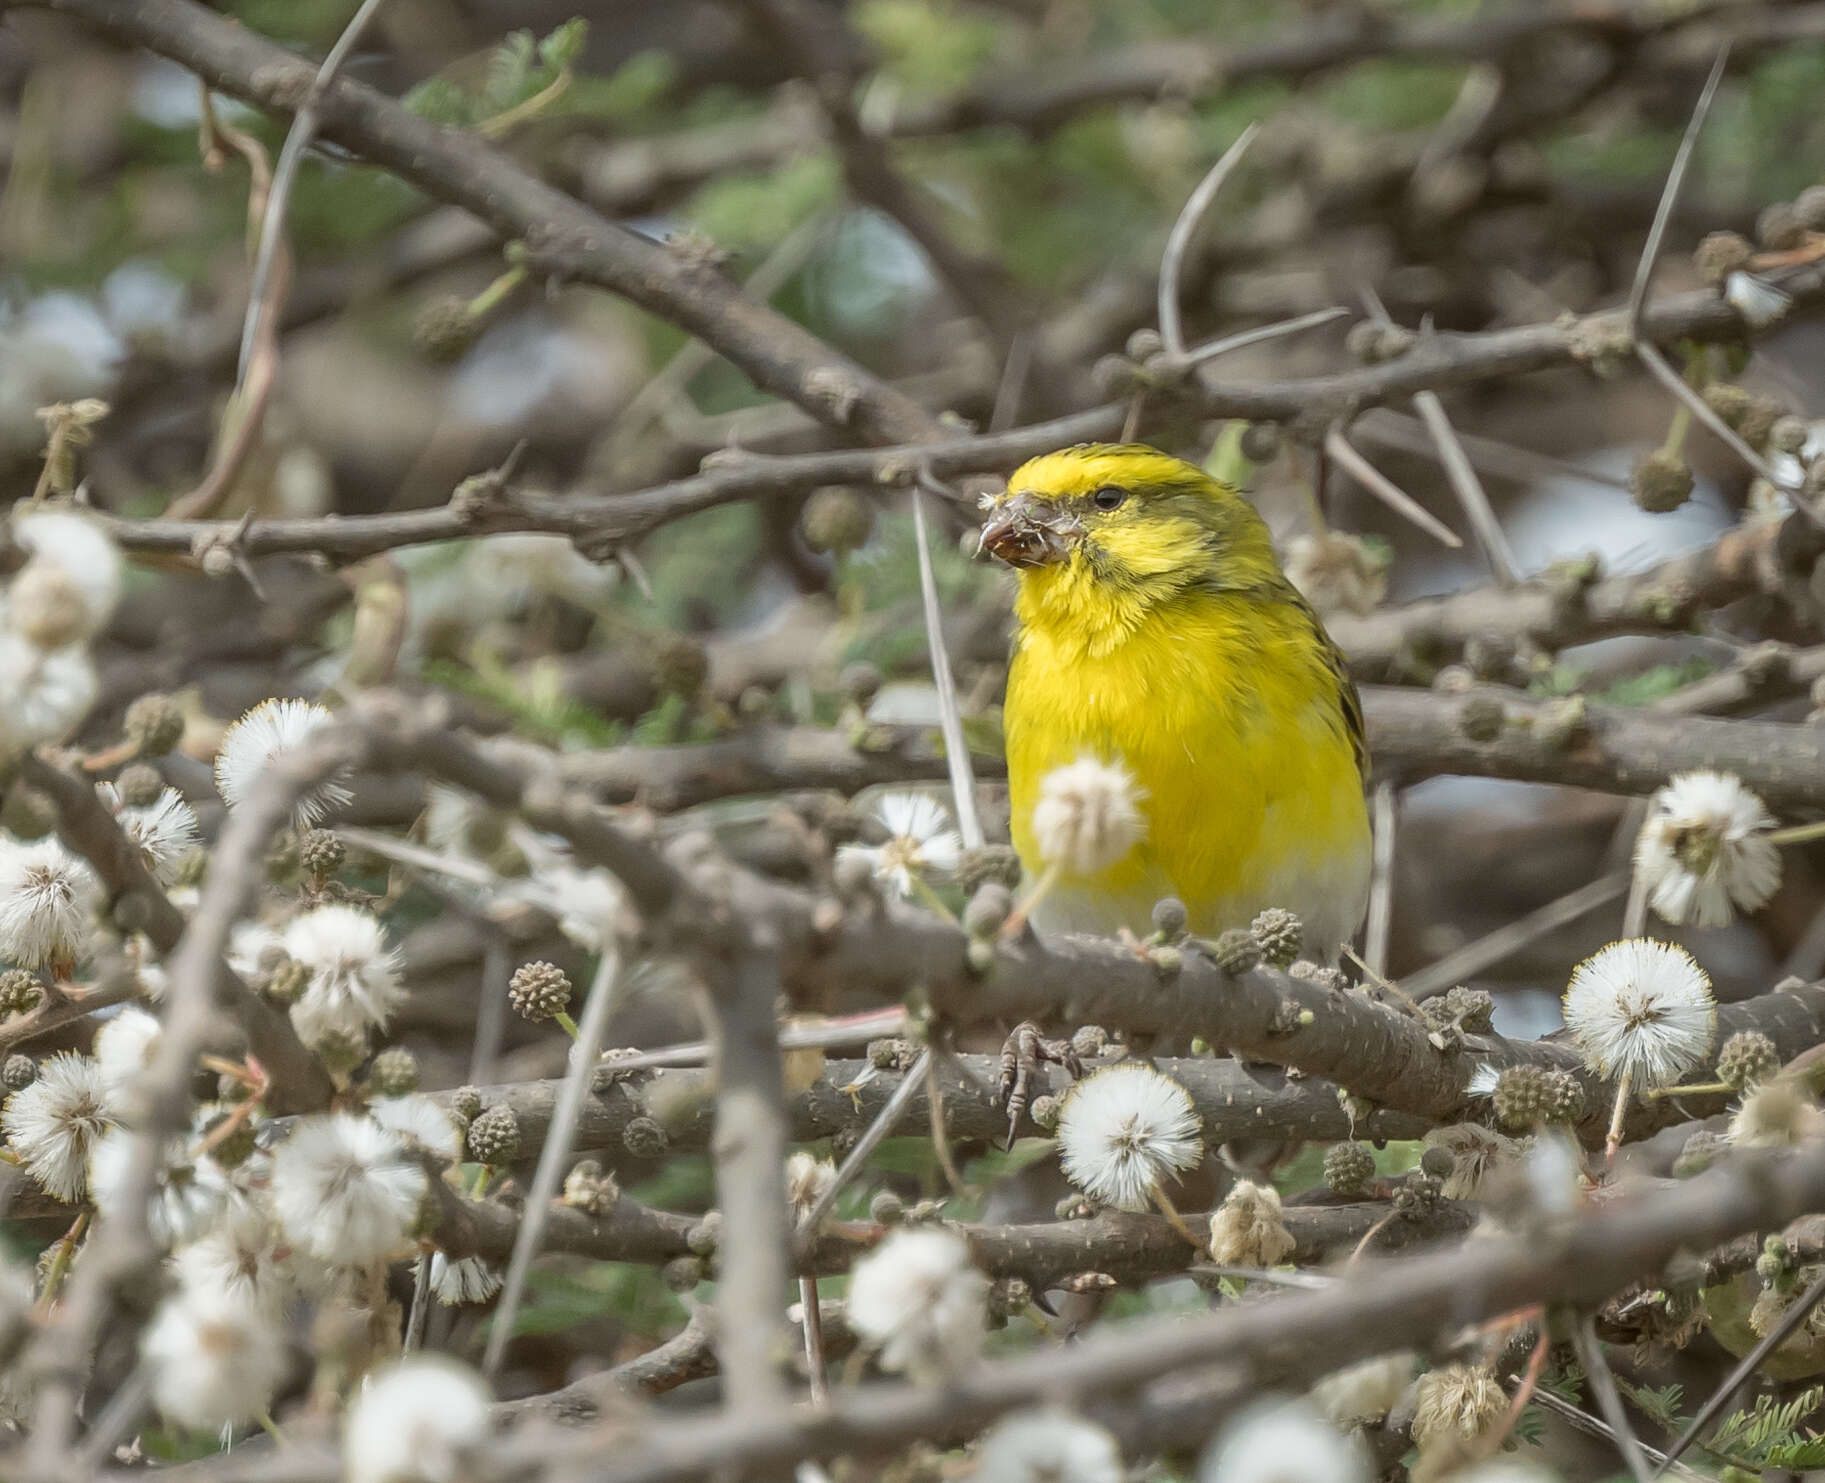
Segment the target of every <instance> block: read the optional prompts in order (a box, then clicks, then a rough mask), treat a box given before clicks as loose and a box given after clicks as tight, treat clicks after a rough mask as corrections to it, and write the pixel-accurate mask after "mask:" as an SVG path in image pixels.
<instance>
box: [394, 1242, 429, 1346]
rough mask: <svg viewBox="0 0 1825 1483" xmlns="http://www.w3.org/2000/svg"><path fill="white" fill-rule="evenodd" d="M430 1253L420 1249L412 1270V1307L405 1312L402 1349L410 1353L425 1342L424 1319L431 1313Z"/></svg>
mask: <svg viewBox="0 0 1825 1483" xmlns="http://www.w3.org/2000/svg"><path fill="white" fill-rule="evenodd" d="M431 1261H432V1257H431V1253H430V1252H428V1251H421V1252H419V1254H418V1262H417V1264H416V1266H414V1268H413V1270H412V1307H411V1309H410V1310H409V1311H408V1312H407V1314H406V1335H405V1340H404V1343H403V1344H402V1346H401V1347H402V1349H403V1350H404V1352H405V1353H407V1354H410V1353H411V1352H412V1351H413V1350H415V1349H420V1348H422V1347H423V1346H424V1342H425V1320H426V1319H427V1318H429V1317H430V1314H431Z"/></svg>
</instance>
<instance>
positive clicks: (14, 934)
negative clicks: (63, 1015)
mask: <svg viewBox="0 0 1825 1483" xmlns="http://www.w3.org/2000/svg"><path fill="white" fill-rule="evenodd" d="M101 900H102V888H101V881H100V880H99V879H97V877H96V875H95V871H94V870H93V869H92V868H91V867H90V865H89V862H88V861H87V860H84V859H81V858H79V857H78V856H76V855H72V854H71V853H70V852H69V851H68V850H66V849H65V848H64V847H63V846H62V844H60V843H59V842H58V841H57V840H55V839H41V840H38V841H37V842H36V843H34V844H20V843H18V842H17V841H16V840H13V839H9V838H4V837H0V957H3V958H6V959H7V960H8V961H9V962H12V963H16V964H18V965H19V966H20V967H22V968H36V967H38V966H40V965H41V964H44V963H50V964H52V965H58V964H63V965H67V964H69V963H71V962H73V961H74V960H75V959H76V958H77V957H79V956H80V955H81V952H82V948H83V946H84V945H85V944H86V943H87V941H88V939H89V929H90V924H91V923H92V921H93V919H94V916H95V912H96V909H97V908H98V907H99V906H100V905H101Z"/></svg>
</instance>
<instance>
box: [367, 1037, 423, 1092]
mask: <svg viewBox="0 0 1825 1483" xmlns="http://www.w3.org/2000/svg"><path fill="white" fill-rule="evenodd" d="M368 1085H369V1086H370V1087H372V1088H373V1089H374V1090H375V1091H376V1092H377V1093H379V1094H380V1095H381V1096H383V1097H403V1096H405V1095H406V1094H407V1093H409V1092H415V1091H417V1090H418V1057H417V1056H415V1055H413V1054H412V1052H411V1051H409V1050H407V1049H406V1048H405V1047H404V1046H403V1045H390V1046H388V1047H387V1048H386V1049H385V1050H383V1051H381V1052H380V1054H379V1055H377V1056H375V1057H374V1063H373V1064H372V1065H371V1066H369V1067H368Z"/></svg>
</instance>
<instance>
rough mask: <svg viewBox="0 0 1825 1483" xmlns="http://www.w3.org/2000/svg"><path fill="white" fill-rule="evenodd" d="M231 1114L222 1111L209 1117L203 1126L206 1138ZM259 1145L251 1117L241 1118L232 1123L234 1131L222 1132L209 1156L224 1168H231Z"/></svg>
mask: <svg viewBox="0 0 1825 1483" xmlns="http://www.w3.org/2000/svg"><path fill="white" fill-rule="evenodd" d="M230 1116H231V1114H229V1113H226V1112H225V1113H223V1114H222V1115H221V1116H219V1117H215V1118H211V1119H210V1121H209V1122H208V1123H207V1124H206V1125H205V1126H204V1128H203V1136H204V1137H205V1138H207V1137H208V1136H209V1135H210V1134H212V1133H214V1132H215V1131H216V1129H218V1128H220V1127H221V1126H223V1125H224V1124H225V1123H227V1122H228V1120H229V1117H230ZM258 1146H259V1137H258V1134H257V1133H256V1132H255V1129H254V1125H253V1122H252V1120H251V1119H247V1118H243V1119H242V1120H241V1121H240V1122H238V1123H236V1124H235V1125H234V1131H232V1132H230V1133H226V1134H224V1135H223V1136H222V1137H221V1138H220V1140H219V1141H218V1142H217V1143H216V1144H215V1146H214V1148H213V1149H212V1150H211V1156H212V1157H213V1158H214V1159H215V1161H216V1162H217V1163H218V1164H220V1165H221V1166H222V1167H223V1168H224V1169H233V1168H236V1167H237V1166H239V1165H240V1164H243V1163H245V1162H246V1161H247V1157H248V1155H249V1154H251V1153H252V1152H253V1151H254V1149H255V1148H257V1147H258Z"/></svg>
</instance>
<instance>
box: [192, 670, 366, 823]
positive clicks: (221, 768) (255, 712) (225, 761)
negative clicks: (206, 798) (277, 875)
mask: <svg viewBox="0 0 1825 1483" xmlns="http://www.w3.org/2000/svg"><path fill="white" fill-rule="evenodd" d="M334 719H335V718H334V717H333V716H332V715H331V714H330V712H329V711H328V710H326V709H325V708H324V707H322V706H320V705H317V704H315V703H314V702H312V701H308V700H263V701H261V702H260V703H259V704H258V705H257V706H255V707H254V708H253V709H252V710H251V711H249V712H248V713H247V714H246V715H244V716H242V717H241V719H240V720H238V721H236V722H235V723H234V725H232V726H230V727H229V728H228V731H227V734H226V735H224V736H223V738H222V745H221V746H220V747H219V748H218V749H217V751H216V756H215V785H216V788H217V790H218V791H219V792H220V793H221V795H222V797H223V799H224V800H226V802H227V804H228V806H229V807H230V808H234V807H235V806H236V805H238V804H239V803H241V802H242V801H243V800H244V799H245V798H246V797H247V795H248V793H249V791H250V790H251V789H252V788H253V785H254V780H255V779H256V778H258V777H259V775H260V774H261V772H262V771H264V770H265V767H266V764H267V763H269V762H271V761H272V759H273V758H274V757H276V756H278V754H279V753H281V752H289V751H291V750H293V749H294V748H296V747H300V746H302V745H303V744H304V743H305V742H306V741H308V740H309V739H310V736H311V733H312V732H314V731H316V730H317V729H318V728H320V727H323V726H327V725H328V724H329V723H330V722H331V721H332V720H334ZM346 780H347V774H346V773H345V772H343V773H336V774H334V775H332V776H330V777H328V778H325V779H324V780H323V781H322V782H321V783H319V784H318V785H317V786H316V787H315V788H312V789H311V790H310V791H309V792H307V793H306V794H304V796H303V797H301V798H300V799H299V800H298V806H297V809H296V810H295V817H296V819H297V822H298V824H299V825H300V827H305V828H308V827H309V826H310V825H313V824H315V823H317V822H318V821H319V820H320V819H322V818H324V817H326V816H327V815H328V814H330V813H331V812H333V811H334V810H336V809H339V808H341V807H343V806H344V805H345V804H347V803H348V802H349V801H350V800H351V799H352V798H353V797H354V796H355V795H354V794H353V793H351V792H349V790H348V789H347V787H345V786H344V784H345V782H346Z"/></svg>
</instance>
